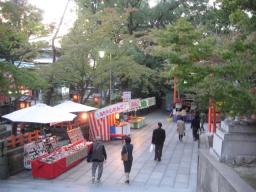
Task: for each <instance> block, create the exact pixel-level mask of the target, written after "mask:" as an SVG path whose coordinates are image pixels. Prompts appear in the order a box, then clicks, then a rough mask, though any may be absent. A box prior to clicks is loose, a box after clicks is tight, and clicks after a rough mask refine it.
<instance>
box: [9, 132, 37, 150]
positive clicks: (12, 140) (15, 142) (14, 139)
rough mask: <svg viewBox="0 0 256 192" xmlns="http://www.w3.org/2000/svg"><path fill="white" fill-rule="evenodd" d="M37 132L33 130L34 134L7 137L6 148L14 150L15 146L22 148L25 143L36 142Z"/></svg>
mask: <svg viewBox="0 0 256 192" xmlns="http://www.w3.org/2000/svg"><path fill="white" fill-rule="evenodd" d="M39 135H40V134H39V130H35V131H34V132H29V133H25V134H20V135H17V136H15V135H12V136H10V137H8V138H7V139H6V140H7V147H8V148H15V147H17V146H22V145H24V144H26V143H30V142H32V141H36V140H38V138H39Z"/></svg>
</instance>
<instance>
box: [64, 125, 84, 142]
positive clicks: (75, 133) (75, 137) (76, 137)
mask: <svg viewBox="0 0 256 192" xmlns="http://www.w3.org/2000/svg"><path fill="white" fill-rule="evenodd" d="M67 133H68V137H69V139H70V141H71V143H76V142H78V141H84V136H83V133H82V131H81V129H80V127H78V128H75V129H71V130H68V131H67Z"/></svg>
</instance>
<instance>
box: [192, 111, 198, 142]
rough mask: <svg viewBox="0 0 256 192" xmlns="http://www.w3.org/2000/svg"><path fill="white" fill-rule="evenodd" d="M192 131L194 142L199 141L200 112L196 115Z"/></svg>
mask: <svg viewBox="0 0 256 192" xmlns="http://www.w3.org/2000/svg"><path fill="white" fill-rule="evenodd" d="M191 129H192V133H193V138H194V141H197V140H199V134H198V130H199V129H200V117H199V113H198V112H197V113H196V115H195V118H194V119H193V120H192V122H191Z"/></svg>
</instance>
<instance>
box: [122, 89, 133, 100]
mask: <svg viewBox="0 0 256 192" xmlns="http://www.w3.org/2000/svg"><path fill="white" fill-rule="evenodd" d="M131 98H132V93H131V91H124V92H123V102H127V101H130V100H131Z"/></svg>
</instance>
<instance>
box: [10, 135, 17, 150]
mask: <svg viewBox="0 0 256 192" xmlns="http://www.w3.org/2000/svg"><path fill="white" fill-rule="evenodd" d="M11 146H12V148H15V147H16V136H15V135H12V136H11Z"/></svg>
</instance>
